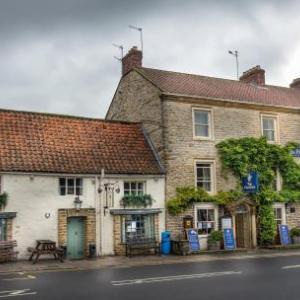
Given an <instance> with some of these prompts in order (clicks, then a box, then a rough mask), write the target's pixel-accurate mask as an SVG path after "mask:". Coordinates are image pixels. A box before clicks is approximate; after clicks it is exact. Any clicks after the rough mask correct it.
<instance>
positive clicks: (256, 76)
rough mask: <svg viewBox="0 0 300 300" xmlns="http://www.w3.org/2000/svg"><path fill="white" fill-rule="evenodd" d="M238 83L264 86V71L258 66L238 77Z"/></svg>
mask: <svg viewBox="0 0 300 300" xmlns="http://www.w3.org/2000/svg"><path fill="white" fill-rule="evenodd" d="M240 81H243V82H246V83H254V84H257V85H265V70H264V69H261V67H260V66H256V67H254V68H251V69H249V70H247V71H245V72H243V75H242V76H241V77H240Z"/></svg>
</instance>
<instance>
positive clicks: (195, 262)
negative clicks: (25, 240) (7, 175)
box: [0, 251, 300, 300]
mask: <svg viewBox="0 0 300 300" xmlns="http://www.w3.org/2000/svg"><path fill="white" fill-rule="evenodd" d="M118 259H120V260H119V261H118V262H119V263H120V262H121V263H122V264H121V266H122V267H119V266H116V265H113V267H109V264H108V262H109V261H110V263H112V262H115V263H116V262H117V260H116V259H112V258H104V259H97V260H95V261H93V262H94V263H95V264H97V265H98V264H99V262H100V261H102V262H107V265H106V266H104V264H102V265H101V266H102V267H101V268H98V269H85V270H80V269H77V270H76V269H69V270H67V269H61V270H58V269H57V270H52V271H50V272H49V271H47V270H44V271H42V270H40V271H37V272H30V271H26V272H25V271H24V272H18V273H15V272H12V273H5V272H2V273H0V298H3V299H11V298H14V297H16V298H20V297H21V298H23V299H25V300H26V299H34V300H35V299H43V300H50V299H51V300H53V299H57V300H60V299H72V300H79V299H89V300H93V299H97V300H99V299H101V300H119V299H122V300H140V299H143V300H154V299H164V300H201V299H209V300H225V299H237V300H239V299H243V300H253V299H255V300H267V299H272V300H287V299H288V300H299V299H300V296H299V283H300V252H299V251H284V252H282V251H281V252H279V251H277V252H272V253H270V252H268V253H243V254H241V253H233V254H226V255H223V256H222V255H220V254H215V255H197V256H189V257H167V258H165V257H163V258H162V257H155V259H154V258H152V257H135V258H133V259H131V261H130V263H129V262H128V260H129V259H126V258H118ZM174 260H175V261H176V262H173V261H174ZM189 260H191V261H189ZM159 262H161V263H159ZM44 263H45V262H41V263H40V264H38V265H36V268H37V266H39V265H40V266H41V265H43V264H44ZM72 263H74V262H72ZM76 263H78V264H79V262H76ZM82 263H86V262H85V261H82ZM91 263H92V262H91ZM158 263H159V264H158ZM21 264H22V263H17V264H16V265H19V266H20V265H21ZM67 264H68V262H66V263H65V264H63V265H67ZM138 264H139V265H138ZM50 265H51V264H50ZM3 266H5V265H0V268H1V270H2V267H3ZM51 266H52V265H51ZM78 266H79V265H78ZM125 266H127V267H125ZM62 270H63V272H62Z"/></svg>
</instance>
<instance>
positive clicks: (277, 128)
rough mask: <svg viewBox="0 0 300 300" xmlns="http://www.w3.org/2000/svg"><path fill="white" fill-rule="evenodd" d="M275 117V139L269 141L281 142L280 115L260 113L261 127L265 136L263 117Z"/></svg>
mask: <svg viewBox="0 0 300 300" xmlns="http://www.w3.org/2000/svg"><path fill="white" fill-rule="evenodd" d="M264 118H265V119H273V120H274V131H275V132H274V139H275V140H274V141H268V143H271V144H272V143H279V142H280V141H279V124H278V116H277V115H274V114H261V115H260V127H261V135H262V136H264V127H263V119H264Z"/></svg>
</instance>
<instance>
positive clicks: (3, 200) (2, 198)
mask: <svg viewBox="0 0 300 300" xmlns="http://www.w3.org/2000/svg"><path fill="white" fill-rule="evenodd" d="M7 201H8V195H7V193H2V194H0V209H3V208H4V207H5V206H6V205H7Z"/></svg>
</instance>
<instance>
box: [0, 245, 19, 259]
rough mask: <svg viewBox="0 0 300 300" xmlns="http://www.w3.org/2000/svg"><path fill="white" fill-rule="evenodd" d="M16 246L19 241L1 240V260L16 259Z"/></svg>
mask: <svg viewBox="0 0 300 300" xmlns="http://www.w3.org/2000/svg"><path fill="white" fill-rule="evenodd" d="M15 247H17V241H0V262H8V261H16V260H17V256H18V252H17V251H15V250H14V248H15Z"/></svg>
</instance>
